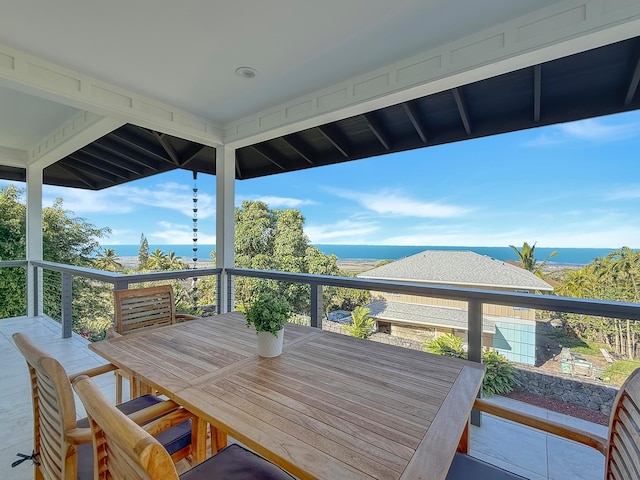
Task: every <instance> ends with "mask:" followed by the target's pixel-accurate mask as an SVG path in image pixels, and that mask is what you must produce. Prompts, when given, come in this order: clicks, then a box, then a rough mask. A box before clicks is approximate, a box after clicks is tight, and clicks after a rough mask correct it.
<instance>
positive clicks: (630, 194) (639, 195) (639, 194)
mask: <svg viewBox="0 0 640 480" xmlns="http://www.w3.org/2000/svg"><path fill="white" fill-rule="evenodd" d="M606 198H607V200H636V199H640V185H628V186H625V187H620V188H618V189H617V190H615V191H613V192H609V193H608V194H607V196H606Z"/></svg>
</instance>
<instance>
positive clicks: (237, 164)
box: [236, 158, 242, 180]
mask: <svg viewBox="0 0 640 480" xmlns="http://www.w3.org/2000/svg"><path fill="white" fill-rule="evenodd" d="M236 178H237V179H238V180H241V179H242V170H241V169H240V162H239V161H238V159H237V158H236Z"/></svg>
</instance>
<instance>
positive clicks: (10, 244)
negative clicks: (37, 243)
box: [0, 185, 111, 336]
mask: <svg viewBox="0 0 640 480" xmlns="http://www.w3.org/2000/svg"><path fill="white" fill-rule="evenodd" d="M23 193H24V191H23V190H20V189H17V188H16V187H15V186H13V185H9V186H7V187H4V188H2V189H0V232H2V237H1V239H0V258H3V259H24V258H26V228H25V222H26V205H25V204H24V202H23V200H22V195H23ZM109 232H110V230H109V228H97V227H95V226H94V225H92V224H90V223H88V222H87V221H86V220H85V219H83V218H80V217H74V216H73V214H72V212H69V211H66V210H64V208H63V204H62V199H59V198H58V199H56V201H55V202H54V203H53V205H52V206H50V207H45V208H43V211H42V234H43V245H42V248H43V259H44V260H47V261H51V262H57V263H64V264H67V265H76V266H81V267H91V266H93V262H94V260H93V258H94V257H95V256H96V254H98V253H99V249H100V245H99V242H98V239H99V238H101V237H103V236H104V235H106V234H107V233H109ZM2 270H3V271H2V275H1V276H0V297H2V298H3V302H2V303H0V317H11V316H15V315H24V314H25V312H26V300H25V290H26V278H25V272H24V270H23V269H19V268H5V269H2ZM43 286H44V288H43V297H44V298H43V309H44V312H45V313H46V314H47V315H49V316H51V317H52V318H54V319H56V320H58V321H60V319H61V314H60V313H61V312H60V298H61V294H62V292H61V286H60V275H59V274H57V273H54V272H50V271H48V272H45V275H44V278H43ZM107 292H109V288H108V287H106V286H105V285H103V284H99V283H96V282H90V281H88V280H87V279H83V278H81V277H77V276H76V277H74V279H73V293H74V295H73V305H72V315H73V317H72V321H73V329H74V330H75V331H76V332H79V333H81V334H84V335H87V336H91V335H93V334H94V333H97V332H98V331H99V330H100V329H102V330H104V328H106V326H107V325H108V324H109V323H110V322H111V316H110V315H108V314H105V312H109V303H107V301H108V300H107V299H108V298H109V297H108V295H107Z"/></svg>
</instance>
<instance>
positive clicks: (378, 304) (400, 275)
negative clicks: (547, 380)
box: [358, 250, 553, 365]
mask: <svg viewBox="0 0 640 480" xmlns="http://www.w3.org/2000/svg"><path fill="white" fill-rule="evenodd" d="M358 277H360V278H366V279H376V280H393V281H404V282H412V283H425V284H433V285H441V286H457V287H463V288H478V289H485V290H499V291H508V292H521V293H550V292H552V291H553V288H552V287H551V286H550V285H549V284H548V283H546V282H545V281H544V280H542V279H540V278H538V277H537V276H535V275H534V274H533V273H531V272H529V271H527V270H524V269H522V268H520V267H518V266H515V265H512V264H510V263H507V262H503V261H500V260H496V259H494V258H490V257H487V256H484V255H478V254H476V253H474V252H470V251H440V250H427V251H424V252H421V253H418V254H416V255H412V256H410V257H406V258H403V259H401V260H398V261H395V262H392V263H388V264H386V265H383V266H381V267H378V268H374V269H372V270H369V271H367V272H363V273H361V274H360V275H358ZM371 293H372V297H373V298H374V301H372V303H371V304H369V305H367V307H368V308H369V309H370V310H371V313H370V315H371V317H373V318H374V319H375V320H376V324H377V329H378V331H380V332H386V333H389V334H391V335H394V336H398V337H402V338H408V339H412V340H419V341H426V340H429V339H431V338H434V337H436V336H438V335H442V334H444V333H451V334H454V335H456V336H458V337H460V338H463V339H464V340H465V342H466V340H467V303H466V302H463V301H458V300H446V299H441V298H431V297H420V296H415V295H399V294H393V293H388V292H371ZM535 320H536V312H535V310H533V309H529V308H518V307H507V306H502V305H485V306H484V311H483V327H482V331H483V335H482V344H483V347H487V348H493V349H495V350H497V351H498V352H500V353H501V354H502V355H504V356H505V357H506V358H507V359H508V360H511V361H514V362H518V363H525V364H530V365H533V364H535V326H536V322H535Z"/></svg>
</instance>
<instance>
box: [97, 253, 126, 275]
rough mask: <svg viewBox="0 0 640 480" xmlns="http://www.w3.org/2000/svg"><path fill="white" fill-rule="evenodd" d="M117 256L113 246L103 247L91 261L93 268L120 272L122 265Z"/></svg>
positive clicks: (122, 268)
mask: <svg viewBox="0 0 640 480" xmlns="http://www.w3.org/2000/svg"><path fill="white" fill-rule="evenodd" d="M117 258H118V256H117V254H116V251H115V250H114V249H113V248H105V249H102V250H101V251H100V253H99V254H98V256H97V257H96V259H95V260H94V262H93V266H94V268H97V269H98V270H107V271H108V272H121V271H122V270H124V267H123V266H122V264H121V263H120V262H118V260H117Z"/></svg>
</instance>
